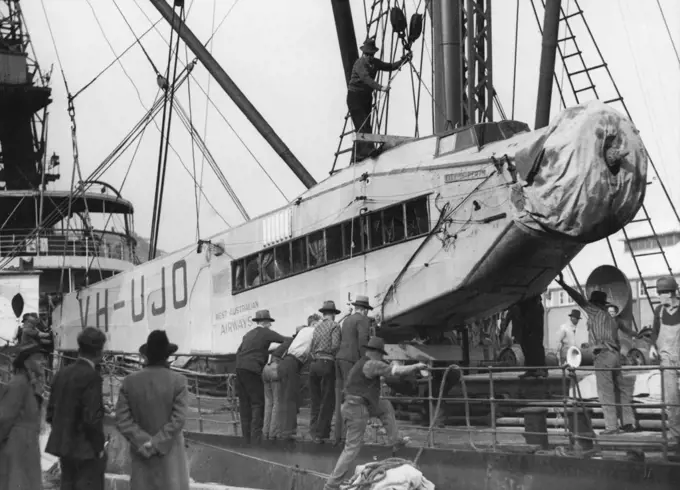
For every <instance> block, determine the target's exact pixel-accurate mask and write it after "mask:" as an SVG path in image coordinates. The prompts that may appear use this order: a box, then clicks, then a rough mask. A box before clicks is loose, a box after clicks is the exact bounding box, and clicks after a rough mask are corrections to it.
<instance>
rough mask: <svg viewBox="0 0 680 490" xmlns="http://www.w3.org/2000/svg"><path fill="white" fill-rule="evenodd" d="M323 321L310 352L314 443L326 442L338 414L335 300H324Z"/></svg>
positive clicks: (314, 337) (310, 387) (311, 413)
mask: <svg viewBox="0 0 680 490" xmlns="http://www.w3.org/2000/svg"><path fill="white" fill-rule="evenodd" d="M319 312H320V313H321V314H322V315H323V320H322V321H321V322H320V323H319V324H318V325H317V326H316V327H315V328H314V334H313V336H312V346H311V348H310V353H311V356H312V362H311V364H310V366H309V392H310V396H311V399H312V400H311V411H310V422H309V429H310V433H311V435H312V438H313V439H314V442H316V443H319V442H322V441H323V439H328V438H329V437H330V434H331V422H332V420H333V412H334V411H335V355H336V354H337V353H338V349H339V348H340V325H338V324H337V322H336V321H335V315H339V314H340V310H338V309H337V308H336V307H335V302H334V301H324V303H323V306H322V307H321V308H320V309H319Z"/></svg>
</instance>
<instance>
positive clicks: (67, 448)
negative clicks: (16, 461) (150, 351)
mask: <svg viewBox="0 0 680 490" xmlns="http://www.w3.org/2000/svg"><path fill="white" fill-rule="evenodd" d="M105 344H106V335H105V334H104V333H103V332H102V331H101V330H98V329H96V328H94V327H87V328H85V329H84V330H83V331H82V332H80V334H79V335H78V360H77V361H76V362H75V363H73V364H71V365H69V366H66V367H64V368H62V369H61V370H59V371H58V372H57V374H56V375H55V376H54V380H53V381H52V389H51V390H50V398H49V401H48V402H47V413H46V420H47V423H48V424H50V425H51V426H52V430H51V431H50V436H49V438H48V440H47V445H46V447H45V452H47V453H49V454H52V455H54V456H57V457H58V458H59V461H60V463H61V488H63V489H69V490H103V489H104V472H105V471H106V453H105V452H104V442H105V436H104V401H103V399H102V377H101V375H100V374H99V370H98V365H99V363H100V362H101V360H102V355H103V350H104V345H105Z"/></svg>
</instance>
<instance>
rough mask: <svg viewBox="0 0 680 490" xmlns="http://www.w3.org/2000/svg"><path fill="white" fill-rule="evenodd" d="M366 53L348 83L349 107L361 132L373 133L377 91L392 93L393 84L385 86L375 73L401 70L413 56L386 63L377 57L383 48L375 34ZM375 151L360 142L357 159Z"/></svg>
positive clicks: (362, 48) (365, 143)
mask: <svg viewBox="0 0 680 490" xmlns="http://www.w3.org/2000/svg"><path fill="white" fill-rule="evenodd" d="M360 49H361V52H362V53H363V54H362V56H360V57H359V59H357V60H356V61H355V62H354V66H353V67H352V75H351V77H350V80H349V83H348V85H347V107H348V108H349V113H350V116H351V117H352V123H353V124H354V129H355V130H356V132H357V133H366V134H371V133H372V132H373V129H372V126H371V110H372V108H373V91H374V90H380V91H382V92H388V91H389V90H390V86H389V84H388V85H385V86H382V85H380V84H379V83H378V82H376V81H375V76H376V74H377V73H378V70H380V71H387V72H391V71H394V70H397V69H398V68H399V67H400V66H401V65H403V64H404V63H405V62H406V61H408V60H410V59H411V57H412V56H413V55H412V54H411V53H408V54H406V55H404V56H402V57H401V59H400V60H399V61H396V62H394V63H385V62H384V61H382V60H379V59H376V58H375V54H376V53H377V52H378V51H379V49H378V47H377V46H376V45H375V38H373V37H371V38H368V39H367V40H366V42H364V44H363V45H362V46H361V48H360ZM372 151H373V144H372V143H367V142H357V145H356V157H355V162H360V161H361V160H363V159H365V158H368V157H369V156H370V155H371V152H372Z"/></svg>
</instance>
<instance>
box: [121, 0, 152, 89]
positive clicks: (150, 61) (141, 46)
mask: <svg viewBox="0 0 680 490" xmlns="http://www.w3.org/2000/svg"><path fill="white" fill-rule="evenodd" d="M113 4H114V5H115V6H116V9H117V10H118V12H119V13H120V16H121V17H122V18H123V20H124V21H125V23H126V24H127V26H128V28H129V29H130V32H132V35H133V36H134V37H135V40H136V44H139V47H140V48H142V51H143V52H144V56H146V59H147V60H149V63H150V64H151V67H152V68H153V71H154V73H155V74H156V76H159V75H160V72H159V71H158V68H156V64H155V63H154V62H153V60H152V59H151V56H149V53H148V52H147V51H146V49H145V48H144V45H143V44H142V42H141V40H140V39H139V38H138V37H137V34H135V31H134V29H133V28H132V26H131V25H130V23H129V22H128V20H127V17H126V16H125V14H124V13H123V11H122V10H121V9H120V7H119V6H118V2H116V0H113ZM147 32H148V31H147Z"/></svg>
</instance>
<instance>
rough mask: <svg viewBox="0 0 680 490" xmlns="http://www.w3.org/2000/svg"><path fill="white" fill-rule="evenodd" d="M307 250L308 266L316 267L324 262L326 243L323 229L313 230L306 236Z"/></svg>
mask: <svg viewBox="0 0 680 490" xmlns="http://www.w3.org/2000/svg"><path fill="white" fill-rule="evenodd" d="M307 249H308V251H309V267H317V266H319V265H322V264H324V263H326V243H325V240H324V236H323V230H319V231H315V232H314V233H312V234H311V235H309V236H308V237H307Z"/></svg>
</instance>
